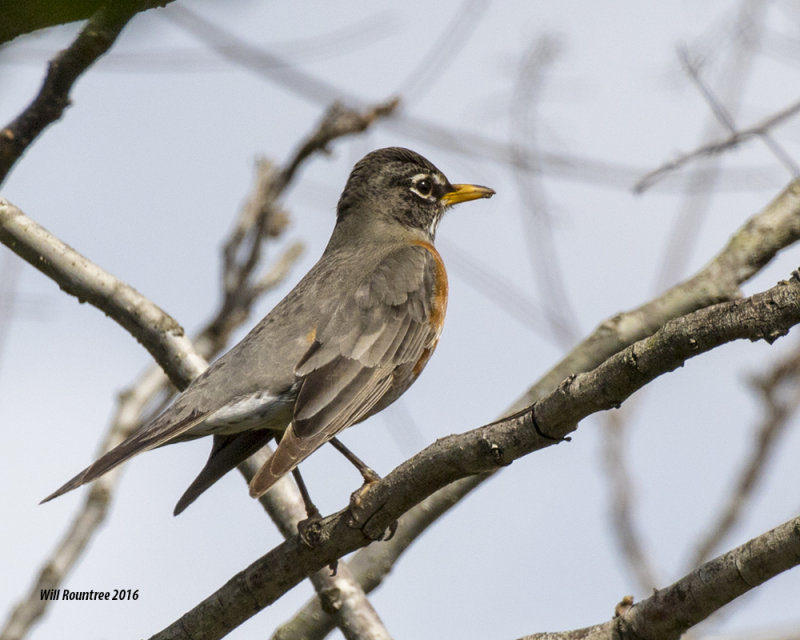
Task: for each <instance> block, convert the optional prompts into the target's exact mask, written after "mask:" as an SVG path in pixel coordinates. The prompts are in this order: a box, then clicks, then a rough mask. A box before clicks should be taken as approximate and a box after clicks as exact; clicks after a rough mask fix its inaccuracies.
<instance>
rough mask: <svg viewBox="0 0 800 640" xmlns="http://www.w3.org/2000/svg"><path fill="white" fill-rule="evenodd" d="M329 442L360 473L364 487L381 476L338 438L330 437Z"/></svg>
mask: <svg viewBox="0 0 800 640" xmlns="http://www.w3.org/2000/svg"><path fill="white" fill-rule="evenodd" d="M330 443H331V444H332V445H333V446H334V447H336V450H337V451H338V452H339V453H341V454H342V455H343V456H344V457H345V458H347V459H348V460H349V461H350V464H352V465H353V466H354V467H355V468H356V469H358V472H359V473H360V474H361V477H362V478H364V486H365V487H366V486H367V485H370V484H372V483H373V482H377V481H378V480H380V479H381V477H380V476H379V475H378V474H377V473H375V471H374V470H373V469H372V468H370V467H368V466H367V465H366V464H365V463H364V461H363V460H362V459H361V458H359V457H358V456H357V455H356V454H355V453H353V452H352V451H350V449H348V448H347V447H345V446H344V444H342V442H341V441H340V440H339V438H331V439H330Z"/></svg>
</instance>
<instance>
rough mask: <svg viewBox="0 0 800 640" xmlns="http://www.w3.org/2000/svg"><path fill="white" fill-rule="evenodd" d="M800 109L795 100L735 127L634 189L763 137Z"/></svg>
mask: <svg viewBox="0 0 800 640" xmlns="http://www.w3.org/2000/svg"><path fill="white" fill-rule="evenodd" d="M799 111H800V102H795V103H794V104H791V105H790V106H788V107H786V108H785V109H783V110H781V111H779V112H778V113H776V114H773V115H771V116H769V117H768V118H765V119H764V120H762V121H761V122H758V123H756V124H754V125H752V126H750V127H747V128H745V129H738V130H737V129H734V130H733V131H732V132H731V133H730V134H729V135H728V136H727V137H725V138H722V139H721V140H716V141H714V142H709V143H707V144H704V145H702V146H701V147H698V148H697V149H695V150H694V151H690V152H688V153H683V154H681V155H679V156H678V157H677V158H675V159H674V160H670V161H669V162H665V163H664V164H662V165H661V166H660V167H658V168H657V169H654V170H653V171H650V172H649V173H647V174H645V175H644V176H643V177H642V178H641V179H639V180H638V181H637V182H636V184H635V185H634V186H633V190H634V192H635V193H642V192H644V191H645V190H647V189H649V188H650V187H652V186H653V185H654V184H655V183H656V182H658V181H659V180H660V179H662V178H663V177H664V176H666V175H667V174H668V173H671V172H673V171H676V170H678V169H680V168H681V167H683V166H684V165H685V164H687V163H689V162H691V161H693V160H698V159H700V158H705V157H708V156H713V155H717V154H720V153H722V152H724V151H728V150H729V149H733V148H734V147H737V146H739V145H740V144H742V143H744V142H746V141H748V140H750V139H752V138H756V137H763V136H764V135H765V134H766V133H768V132H770V131H772V129H774V128H776V127H777V126H778V125H780V124H783V123H784V122H785V121H786V120H788V119H790V118H791V117H793V116H795V115H796V114H797V113H798V112H799ZM796 176H797V173H796V171H795V177H796Z"/></svg>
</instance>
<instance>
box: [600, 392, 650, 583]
mask: <svg viewBox="0 0 800 640" xmlns="http://www.w3.org/2000/svg"><path fill="white" fill-rule="evenodd" d="M628 408H629V407H628V405H627V404H626V405H625V406H624V407H622V408H621V409H620V410H619V411H611V412H608V413H607V414H605V415H604V416H603V418H604V420H603V445H602V446H603V462H604V467H605V475H606V478H607V479H608V483H609V494H610V496H611V530H612V531H613V532H614V533H615V536H614V538H615V541H616V542H617V544H618V545H619V548H620V550H621V552H622V556H623V557H624V558H625V561H626V562H627V564H628V566H629V567H630V569H631V570H632V572H633V575H634V577H635V578H636V581H637V582H638V584H639V587H640V589H641V590H642V591H643V592H648V591H651V590H652V589H653V588H654V587H655V586H656V585H657V584H658V579H657V577H656V576H657V574H656V570H655V568H654V567H653V565H652V563H651V562H650V559H649V558H648V554H647V553H646V552H645V550H644V543H643V541H642V539H641V537H640V536H639V532H638V531H637V529H636V525H635V521H634V499H633V487H634V482H633V480H632V479H631V476H630V474H629V473H628V465H627V461H626V460H625V452H626V447H625V443H626V440H627V433H626V430H627V426H628V421H627V417H628V416H627V415H626V409H628Z"/></svg>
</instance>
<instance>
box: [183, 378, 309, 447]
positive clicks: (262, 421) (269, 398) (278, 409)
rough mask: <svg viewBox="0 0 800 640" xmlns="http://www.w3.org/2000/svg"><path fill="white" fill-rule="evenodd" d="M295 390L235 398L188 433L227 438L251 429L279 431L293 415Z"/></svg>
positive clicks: (259, 393)
mask: <svg viewBox="0 0 800 640" xmlns="http://www.w3.org/2000/svg"><path fill="white" fill-rule="evenodd" d="M296 398H297V389H296V388H295V387H292V388H291V389H289V390H287V391H286V392H285V393H282V394H279V395H274V394H271V393H267V392H263V391H260V392H257V393H254V394H251V395H248V396H241V397H238V398H235V399H234V400H232V401H231V402H229V403H228V404H226V405H225V406H224V407H221V408H219V409H217V410H216V411H214V412H213V413H211V414H210V415H209V416H208V417H207V418H206V419H205V420H204V421H203V422H201V423H200V424H197V425H195V426H194V427H192V428H191V429H190V430H189V432H188V433H189V434H191V435H193V436H206V435H211V434H218V435H230V434H234V433H240V432H242V431H249V430H251V429H272V430H274V431H283V430H284V429H286V427H287V426H288V425H289V423H290V422H291V420H292V416H293V414H294V403H295V400H296Z"/></svg>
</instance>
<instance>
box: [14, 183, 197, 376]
mask: <svg viewBox="0 0 800 640" xmlns="http://www.w3.org/2000/svg"><path fill="white" fill-rule="evenodd" d="M0 242H2V243H3V244H5V245H6V246H7V247H8V248H9V249H11V250H12V251H13V252H14V253H16V254H17V255H18V256H20V257H21V258H22V259H23V260H26V261H27V262H28V263H29V264H31V265H32V266H34V267H36V268H37V269H39V271H41V272H42V273H44V274H45V275H47V276H49V277H50V278H51V279H52V280H54V281H55V282H56V283H57V284H58V286H59V287H61V289H63V290H64V291H65V292H67V293H69V294H70V295H73V296H75V297H76V298H78V300H79V301H81V302H89V303H90V304H92V305H93V306H95V307H97V308H98V309H100V310H101V311H103V312H104V313H105V314H106V315H108V316H110V317H111V318H112V319H113V320H115V321H116V322H117V323H118V324H120V325H121V326H122V327H124V328H125V329H126V330H127V331H128V332H129V333H130V334H131V335H132V336H133V337H134V338H136V340H137V341H138V342H140V343H141V344H142V346H144V348H145V349H147V351H148V352H150V354H151V355H152V356H153V359H155V361H156V362H158V363H159V365H161V367H162V368H163V369H164V370H165V371H167V372H168V374H169V376H170V379H171V380H172V381H173V382H174V383H175V384H176V386H180V385H182V384H185V382H183V381H185V380H191V379H192V377H193V374H194V373H195V372H196V371H197V370H198V369H204V368H205V363H203V362H198V361H197V360H196V356H195V355H194V347H193V346H192V343H191V341H190V340H189V339H188V338H187V337H186V336H185V335H184V333H183V328H182V327H181V326H180V325H179V324H178V323H177V322H176V321H175V320H174V319H173V318H171V317H170V316H169V315H168V314H167V313H166V312H165V311H163V310H162V309H160V308H159V307H158V306H156V305H155V304H153V303H152V302H151V301H150V300H148V299H147V298H145V297H144V296H143V295H142V294H140V293H139V292H138V291H136V289H134V288H133V287H131V286H129V285H127V284H125V283H123V282H121V281H120V280H118V279H117V278H115V277H114V276H113V275H111V274H110V273H108V272H107V271H105V270H104V269H102V268H100V267H99V266H97V265H96V264H93V263H92V262H91V261H90V260H88V259H87V258H85V257H84V256H82V255H81V254H80V253H78V252H77V251H75V250H74V249H73V248H72V247H70V246H68V245H67V244H65V243H64V242H62V241H61V240H59V239H58V238H56V237H55V236H54V235H53V234H51V233H50V232H49V231H47V229H45V228H44V227H41V226H39V225H38V224H37V223H36V222H34V221H33V220H31V219H30V218H28V217H27V216H26V215H25V214H24V213H23V212H22V211H20V210H19V209H18V208H17V207H15V206H14V205H12V204H11V203H10V202H8V201H7V200H6V199H4V198H2V197H0Z"/></svg>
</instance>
